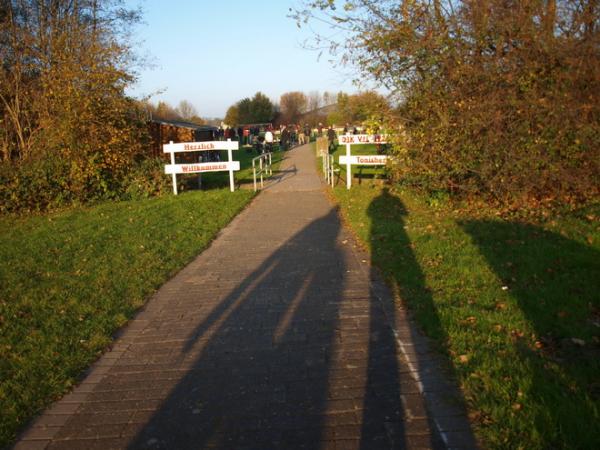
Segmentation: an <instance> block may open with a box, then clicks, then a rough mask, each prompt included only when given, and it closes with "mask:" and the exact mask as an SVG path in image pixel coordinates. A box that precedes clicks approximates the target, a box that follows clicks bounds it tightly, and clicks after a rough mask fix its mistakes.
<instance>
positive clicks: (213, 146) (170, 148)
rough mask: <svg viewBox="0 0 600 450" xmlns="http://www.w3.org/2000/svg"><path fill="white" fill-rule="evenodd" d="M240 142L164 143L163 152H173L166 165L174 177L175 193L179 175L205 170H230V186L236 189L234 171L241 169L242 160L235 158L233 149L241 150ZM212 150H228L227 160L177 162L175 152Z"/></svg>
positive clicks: (167, 170)
mask: <svg viewBox="0 0 600 450" xmlns="http://www.w3.org/2000/svg"><path fill="white" fill-rule="evenodd" d="M239 148H240V146H239V142H238V141H232V140H231V139H227V140H226V141H207V142H179V143H177V144H174V143H173V141H171V142H169V143H168V144H165V145H163V152H164V153H170V154H171V164H166V165H165V173H166V174H171V175H172V177H173V193H174V194H175V195H177V175H178V174H183V173H203V172H223V171H228V172H229V188H230V190H231V192H233V190H234V184H233V172H234V171H235V170H240V162H239V161H234V160H233V155H232V153H231V152H232V150H239ZM211 150H227V161H223V162H221V161H217V162H207V163H196V164H176V163H175V153H181V152H206V151H211Z"/></svg>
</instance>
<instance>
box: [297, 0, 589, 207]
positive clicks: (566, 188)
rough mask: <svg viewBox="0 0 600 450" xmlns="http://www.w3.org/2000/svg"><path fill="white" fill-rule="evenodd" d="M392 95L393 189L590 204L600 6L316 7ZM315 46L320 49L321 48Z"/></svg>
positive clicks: (556, 1)
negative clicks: (404, 186)
mask: <svg viewBox="0 0 600 450" xmlns="http://www.w3.org/2000/svg"><path fill="white" fill-rule="evenodd" d="M316 15H320V16H321V18H322V17H323V16H324V17H325V18H326V20H329V21H330V22H331V23H332V24H333V26H336V27H338V28H340V29H341V30H342V31H343V35H344V36H345V37H346V39H345V40H341V41H337V42H330V48H331V50H332V51H333V52H334V53H336V54H337V55H338V56H339V57H340V59H341V61H342V62H348V63H349V62H352V63H355V64H356V67H358V68H359V69H360V70H361V71H362V74H363V75H367V76H369V77H370V78H372V79H374V80H376V81H378V82H379V83H381V84H382V85H384V86H386V87H387V88H388V89H390V91H391V92H393V93H396V94H397V98H398V99H399V100H400V101H399V104H400V107H399V109H398V111H397V115H396V116H395V117H393V118H392V120H393V122H394V126H395V128H396V129H397V130H398V133H397V145H396V155H397V159H396V165H395V166H394V174H395V177H396V179H397V180H398V181H400V182H402V183H408V184H411V185H414V186H419V187H423V188H425V189H427V190H443V191H448V192H452V193H456V194H463V195H473V194H474V195H484V196H485V197H488V198H490V197H491V198H495V199H497V200H499V201H501V202H507V203H519V202H523V201H526V202H528V203H529V204H531V202H532V201H533V202H534V204H535V202H540V201H541V202H552V201H556V200H561V201H563V200H566V201H569V202H573V201H580V200H586V199H590V198H594V197H595V196H597V194H598V179H599V174H600V172H599V168H600V167H599V165H600V150H599V145H598V143H599V142H600V122H599V119H600V34H599V31H600V30H599V25H600V23H599V21H600V4H599V2H598V1H597V0H584V1H582V0H521V1H505V0H481V1H456V0H453V1H439V0H438V1H435V0H434V1H429V0H427V1H402V0H395V1H392V0H381V1H377V2H372V1H368V0H355V1H329V0H328V1H312V2H307V9H306V10H304V11H300V12H298V14H297V18H298V20H299V21H301V22H302V21H304V20H310V18H311V17H314V16H316ZM322 44H323V43H322V42H321V45H322Z"/></svg>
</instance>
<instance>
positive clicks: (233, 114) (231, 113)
mask: <svg viewBox="0 0 600 450" xmlns="http://www.w3.org/2000/svg"><path fill="white" fill-rule="evenodd" d="M223 122H225V123H226V124H227V125H230V126H234V125H238V124H239V123H240V110H239V108H238V105H237V103H236V104H235V105H231V106H230V107H229V108H227V113H226V114H225V118H224V119H223Z"/></svg>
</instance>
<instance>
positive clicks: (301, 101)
mask: <svg viewBox="0 0 600 450" xmlns="http://www.w3.org/2000/svg"><path fill="white" fill-rule="evenodd" d="M307 105H308V100H307V98H306V95H305V94H304V93H303V92H298V91H295V92H287V93H285V94H283V95H282V96H281V98H280V100H279V107H280V109H281V121H282V122H283V123H297V122H298V120H299V118H300V116H301V115H302V113H304V112H306V106H307Z"/></svg>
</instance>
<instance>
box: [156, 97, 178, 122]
mask: <svg viewBox="0 0 600 450" xmlns="http://www.w3.org/2000/svg"><path fill="white" fill-rule="evenodd" d="M154 115H155V116H156V117H157V118H159V119H163V120H179V119H181V118H182V117H181V115H180V113H179V111H177V109H175V108H173V107H172V106H171V105H170V104H169V103H167V102H164V101H162V100H161V101H159V102H158V104H157V105H156V108H155V109H154Z"/></svg>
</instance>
